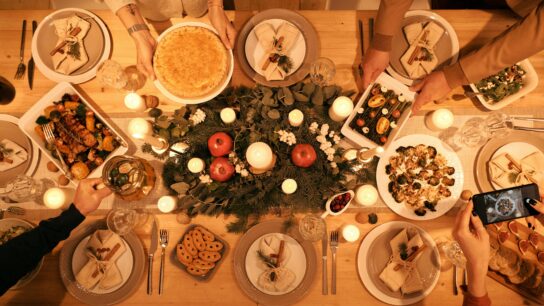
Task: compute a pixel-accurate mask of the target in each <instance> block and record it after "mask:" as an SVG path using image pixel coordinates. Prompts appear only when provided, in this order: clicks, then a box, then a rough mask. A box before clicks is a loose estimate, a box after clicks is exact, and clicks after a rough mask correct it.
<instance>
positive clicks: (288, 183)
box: [281, 179, 298, 194]
mask: <svg viewBox="0 0 544 306" xmlns="http://www.w3.org/2000/svg"><path fill="white" fill-rule="evenodd" d="M297 188H298V185H297V181H295V180H294V179H286V180H284V181H283V183H281V190H282V191H283V193H285V194H292V193H294V192H295V191H297Z"/></svg>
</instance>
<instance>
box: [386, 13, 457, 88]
mask: <svg viewBox="0 0 544 306" xmlns="http://www.w3.org/2000/svg"><path fill="white" fill-rule="evenodd" d="M392 45H393V46H394V47H393V49H392V50H391V59H390V62H389V66H388V67H387V72H389V73H390V74H391V75H392V76H393V77H394V78H395V79H397V80H399V81H401V82H402V83H404V84H407V85H412V84H413V82H414V81H415V80H418V79H421V78H423V77H425V76H426V75H427V74H429V73H431V72H432V71H434V70H435V69H436V68H439V67H441V66H444V65H451V64H454V63H455V62H457V58H458V53H459V41H458V39H457V34H456V33H455V31H454V29H453V27H452V26H451V25H450V24H449V23H448V21H446V19H444V18H442V17H441V16H440V15H438V14H436V13H434V12H431V11H423V10H412V11H408V12H407V13H406V14H405V15H404V19H403V20H402V23H401V30H399V31H398V32H397V33H396V34H395V35H394V36H393V43H392Z"/></svg>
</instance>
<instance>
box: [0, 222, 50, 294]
mask: <svg viewBox="0 0 544 306" xmlns="http://www.w3.org/2000/svg"><path fill="white" fill-rule="evenodd" d="M34 227H35V226H34V225H33V224H31V223H30V222H28V221H25V220H23V219H19V218H5V219H0V245H3V244H5V243H6V242H8V241H9V240H11V239H13V238H15V237H17V236H19V235H21V234H23V233H25V232H27V231H29V230H31V229H33V228H34ZM43 261H44V259H43V258H42V259H41V260H40V262H39V263H38V265H37V266H36V268H34V270H32V271H31V272H29V273H28V274H27V275H25V276H23V277H22V278H21V279H20V280H19V281H18V282H17V284H15V285H14V286H13V287H11V290H17V289H20V288H22V287H24V286H26V285H27V284H28V283H30V282H31V281H32V280H33V279H34V278H35V277H36V275H38V273H39V272H40V269H41V268H42V265H43Z"/></svg>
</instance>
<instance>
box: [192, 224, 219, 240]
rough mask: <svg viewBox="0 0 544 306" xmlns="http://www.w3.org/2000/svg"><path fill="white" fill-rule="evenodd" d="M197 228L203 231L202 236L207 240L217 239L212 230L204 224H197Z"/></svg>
mask: <svg viewBox="0 0 544 306" xmlns="http://www.w3.org/2000/svg"><path fill="white" fill-rule="evenodd" d="M195 229H196V230H197V231H199V232H200V233H202V237H203V238H204V240H205V241H214V240H215V236H214V235H213V234H212V233H211V232H210V231H208V230H207V229H205V228H203V227H202V226H196V227H195Z"/></svg>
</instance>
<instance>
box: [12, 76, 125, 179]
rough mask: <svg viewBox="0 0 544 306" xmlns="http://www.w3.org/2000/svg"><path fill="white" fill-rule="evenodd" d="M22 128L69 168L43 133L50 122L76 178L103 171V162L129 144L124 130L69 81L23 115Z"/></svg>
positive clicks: (61, 152) (70, 169)
mask: <svg viewBox="0 0 544 306" xmlns="http://www.w3.org/2000/svg"><path fill="white" fill-rule="evenodd" d="M19 122H20V126H21V128H22V129H23V132H24V133H25V134H26V135H27V136H28V137H29V138H30V139H32V141H33V142H34V144H35V145H37V146H38V147H39V148H40V149H41V150H42V152H43V153H44V154H45V155H47V157H49V158H50V159H51V160H52V161H53V162H54V163H55V164H56V165H57V167H58V168H59V169H61V170H62V171H64V172H66V171H65V169H64V168H63V167H62V163H61V162H60V161H59V159H58V158H57V156H56V150H55V147H53V146H50V145H48V143H47V142H46V139H45V135H44V133H43V128H44V125H46V124H50V125H52V127H53V132H54V135H55V146H56V148H58V150H59V152H60V154H61V155H62V158H63V159H64V162H65V163H66V164H67V166H68V167H69V171H70V173H71V175H72V177H73V179H74V180H76V181H78V180H81V179H83V178H86V177H97V176H100V175H101V169H102V166H103V164H104V163H105V162H106V161H107V160H108V159H109V158H111V157H113V156H116V155H122V154H124V153H125V152H126V151H127V149H128V145H127V142H126V141H125V140H124V139H123V138H122V137H121V136H120V135H121V134H120V133H119V132H118V131H117V130H116V129H115V128H114V127H113V126H112V125H111V124H109V122H108V121H106V120H105V119H104V117H102V116H101V114H100V113H98V111H97V110H96V109H95V108H94V107H93V106H92V105H91V104H90V103H89V102H88V101H87V100H85V98H83V96H82V95H81V93H79V92H78V91H77V90H76V89H75V88H74V87H73V86H72V85H70V84H68V83H59V84H58V85H57V86H55V87H54V88H53V89H52V90H51V91H50V92H49V93H48V94H46V95H45V96H44V97H42V98H41V99H40V100H39V101H38V102H37V103H36V104H34V106H32V107H31V108H30V109H29V110H28V111H27V112H26V113H25V114H24V115H23V116H22V117H21V119H20V121H19Z"/></svg>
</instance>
